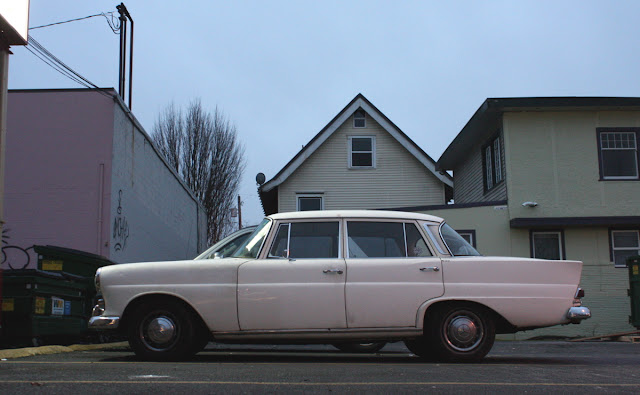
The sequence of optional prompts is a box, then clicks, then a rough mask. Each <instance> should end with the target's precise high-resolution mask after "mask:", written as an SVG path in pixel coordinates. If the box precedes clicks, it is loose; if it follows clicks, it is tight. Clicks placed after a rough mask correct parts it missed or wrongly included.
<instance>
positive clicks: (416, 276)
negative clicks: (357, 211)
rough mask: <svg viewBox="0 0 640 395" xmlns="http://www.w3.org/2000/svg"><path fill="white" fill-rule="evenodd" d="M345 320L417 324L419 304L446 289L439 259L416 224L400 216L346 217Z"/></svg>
mask: <svg viewBox="0 0 640 395" xmlns="http://www.w3.org/2000/svg"><path fill="white" fill-rule="evenodd" d="M346 239H347V247H346V248H347V251H346V264H347V271H348V276H347V283H346V290H345V294H346V303H347V308H346V309H347V325H348V327H349V328H390V327H415V326H416V317H417V315H416V314H417V312H418V309H419V307H420V306H421V305H422V304H423V303H424V302H425V301H427V300H429V299H432V298H435V297H438V296H441V295H442V294H443V293H444V285H443V282H442V270H441V269H442V263H441V260H440V258H438V257H436V256H433V254H432V252H431V250H430V248H429V247H428V244H427V243H426V242H425V240H424V238H423V236H422V234H421V232H420V230H419V228H418V227H417V226H416V224H415V223H413V222H403V221H361V220H358V221H351V220H350V221H347V230H346Z"/></svg>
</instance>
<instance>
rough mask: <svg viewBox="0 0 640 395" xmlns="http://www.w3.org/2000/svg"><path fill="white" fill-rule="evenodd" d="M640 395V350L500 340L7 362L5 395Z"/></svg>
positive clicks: (123, 351)
mask: <svg viewBox="0 0 640 395" xmlns="http://www.w3.org/2000/svg"><path fill="white" fill-rule="evenodd" d="M29 391H38V392H43V391H45V392H46V393H69V392H70V391H74V392H81V393H83V392H105V393H117V392H126V393H132V392H135V393H147V392H160V393H166V392H180V393H184V392H191V393H218V392H225V393H274V392H287V393H327V392H340V393H342V392H354V391H359V392H364V391H366V392H367V393H390V392H405V393H407V392H408V393H411V392H424V391H429V392H436V393H438V392H440V393H477V392H485V393H514V392H519V393H520V392H525V391H526V392H528V393H549V392H552V391H553V392H554V393H576V392H581V393H605V392H606V393H635V394H637V393H638V392H640V344H631V343H569V342H536V341H528V342H497V343H496V345H495V346H494V349H493V350H492V352H491V353H490V354H489V355H488V356H487V358H486V359H485V360H484V361H482V362H481V363H475V364H439V363H427V362H423V361H421V360H420V359H419V358H417V357H415V356H413V355H412V354H410V353H409V352H408V351H407V350H406V348H404V346H403V345H402V344H401V343H394V344H388V345H387V346H386V347H385V348H384V349H383V350H382V351H381V352H380V353H377V354H345V353H341V352H338V351H337V350H335V349H333V348H332V347H331V346H323V345H321V346H271V345H266V346H258V345H244V346H233V345H224V344H213V343H212V344H210V345H209V346H208V347H207V349H206V350H205V351H203V352H202V353H200V354H198V355H196V356H195V357H193V358H192V359H191V360H189V361H186V362H180V363H175V362H173V363H151V362H140V361H138V360H136V358H135V356H134V355H133V353H132V352H131V351H130V350H129V349H128V347H126V346H124V345H121V346H119V347H117V348H115V349H111V350H84V351H76V352H67V353H62V354H54V355H36V356H31V357H25V358H17V359H8V360H6V361H1V362H0V393H2V394H18V393H24V392H29Z"/></svg>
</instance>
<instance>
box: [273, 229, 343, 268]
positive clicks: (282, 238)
mask: <svg viewBox="0 0 640 395" xmlns="http://www.w3.org/2000/svg"><path fill="white" fill-rule="evenodd" d="M339 234H340V224H339V223H338V222H337V221H336V222H292V223H287V224H280V227H279V228H278V233H277V234H276V236H275V238H274V241H273V244H272V245H271V250H270V251H269V257H270V258H291V259H295V258H337V257H338V253H339V240H340V239H339Z"/></svg>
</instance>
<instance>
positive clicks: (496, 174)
mask: <svg viewBox="0 0 640 395" xmlns="http://www.w3.org/2000/svg"><path fill="white" fill-rule="evenodd" d="M500 144H501V143H500V135H497V136H496V137H494V138H493V139H491V141H489V142H488V143H487V144H486V145H485V146H483V147H482V166H483V168H484V177H483V178H484V189H485V191H490V190H492V189H493V188H494V187H495V186H496V185H498V184H500V183H501V182H502V181H504V174H503V172H502V149H501V147H500Z"/></svg>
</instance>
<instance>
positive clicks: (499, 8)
mask: <svg viewBox="0 0 640 395" xmlns="http://www.w3.org/2000/svg"><path fill="white" fill-rule="evenodd" d="M2 1H7V0H2ZM117 4H119V1H87V0H77V1H71V0H57V1H51V0H31V13H30V21H29V26H31V27H35V26H40V25H44V24H49V23H54V22H60V21H65V20H69V19H74V18H80V17H84V16H88V15H93V14H98V13H100V12H115V11H116V9H115V7H116V5H117ZM125 5H126V6H127V8H128V9H129V12H130V13H131V16H132V18H133V20H134V22H135V36H134V40H135V42H134V77H133V105H132V109H133V113H134V114H135V116H136V118H138V120H139V121H140V123H141V124H142V125H143V127H144V128H145V129H146V131H147V132H148V133H149V134H151V133H152V131H153V124H154V121H155V119H156V116H157V114H158V113H159V112H160V111H161V110H163V109H164V108H165V107H166V106H167V105H168V104H169V103H170V102H172V101H173V102H174V103H175V104H176V105H179V106H185V105H186V104H188V102H189V101H190V100H192V99H194V98H200V99H201V100H202V103H203V105H204V106H205V107H207V108H209V109H211V110H213V109H214V108H215V106H218V107H219V108H220V109H221V110H222V111H223V112H224V113H225V114H226V115H227V116H228V118H229V119H230V120H231V121H232V122H233V123H234V124H235V125H236V127H237V129H238V137H239V138H240V140H241V141H242V142H243V143H244V146H245V148H246V159H247V167H246V171H245V173H244V177H243V181H242V186H241V190H240V194H241V196H242V200H243V201H244V205H243V220H244V221H243V222H245V224H246V223H250V224H251V223H257V222H259V220H260V219H261V218H262V215H263V214H262V209H261V206H260V202H259V199H258V196H257V192H256V183H255V175H256V173H258V172H263V173H265V175H266V176H267V180H268V179H271V178H272V177H273V176H274V175H275V174H276V173H277V172H278V171H279V170H280V169H281V168H282V167H283V166H284V165H285V164H286V163H287V162H288V161H289V160H290V159H291V158H292V157H293V156H294V155H295V154H296V153H297V152H298V151H299V150H300V148H301V147H302V145H304V144H306V143H307V142H308V141H309V140H310V139H311V138H312V137H313V136H314V135H315V134H316V133H318V132H319V131H320V130H321V129H322V128H323V127H324V126H325V125H326V124H327V123H328V122H329V121H330V120H331V119H332V118H333V117H334V116H335V115H336V114H337V113H338V112H339V111H340V110H341V109H342V108H343V107H344V106H345V105H346V104H347V103H348V102H349V101H351V99H353V98H354V96H355V95H357V94H358V93H362V94H364V95H365V96H366V97H367V99H369V100H370V101H371V102H372V103H373V104H374V105H375V106H376V107H378V109H379V110H380V111H382V112H383V113H384V114H385V115H386V116H387V117H388V118H389V119H391V121H393V122H394V123H395V124H396V125H397V126H398V127H399V128H400V129H402V131H403V132H405V133H406V134H407V135H408V136H409V137H410V138H411V139H413V140H414V141H415V142H416V143H417V144H418V145H419V146H421V147H422V148H423V149H424V151H425V152H427V153H428V154H429V155H430V156H431V157H432V158H433V159H434V160H437V159H438V158H439V157H440V155H441V154H442V152H443V151H444V150H445V149H446V147H447V146H448V144H449V143H450V142H451V141H452V140H453V138H454V137H455V136H456V134H457V133H458V132H459V131H460V130H461V128H462V127H463V126H464V125H465V123H466V122H467V121H468V120H469V118H470V117H471V115H472V114H473V113H474V112H475V111H476V109H477V108H478V107H479V106H480V105H481V104H482V102H483V101H484V100H485V99H486V98H487V97H521V96H640V91H639V82H640V67H639V66H640V52H639V50H638V49H639V48H640V46H639V45H638V44H639V37H640V23H638V18H639V17H640V2H637V1H614V2H612V1H585V0H581V1H558V0H555V1H544V0H536V1H523V0H517V1H516V0H513V1H371V0H370V1H346V0H342V1H332V0H323V1H301V0H296V1H293V0H291V1H287V2H282V1H276V0H270V1H217V0H216V1H214V0H202V1H196V0H189V1H175V0H173V1H164V0H154V1H149V0H146V1H142V0H129V1H125ZM116 15H117V14H116ZM30 34H31V35H32V36H33V37H34V38H35V39H36V40H38V41H39V42H40V43H41V44H42V45H43V46H44V47H46V48H47V49H48V50H49V51H50V52H52V53H53V54H54V55H55V56H57V57H58V58H60V59H61V60H62V61H63V62H65V63H66V64H67V65H69V66H71V67H72V68H73V69H75V70H76V71H77V72H78V73H80V74H81V75H83V76H84V77H86V78H87V79H89V80H90V81H92V82H93V83H94V84H96V85H98V86H100V87H116V88H117V86H118V51H119V47H118V45H119V38H118V36H117V35H115V34H114V33H113V32H112V31H111V29H110V28H109V26H108V24H107V22H106V20H105V18H103V17H99V18H98V17H96V18H91V19H86V20H82V21H77V22H73V23H67V24H63V25H57V26H53V27H48V28H42V29H34V30H31V31H30ZM12 51H13V53H14V54H13V55H12V56H11V57H10V69H9V88H10V89H30V88H37V89H44V88H79V87H80V86H79V85H77V84H76V83H74V82H73V81H71V80H69V79H67V78H66V77H63V76H62V75H60V74H59V73H57V72H56V71H54V70H53V69H51V68H50V67H49V66H47V65H46V64H45V63H43V62H42V61H41V60H39V59H38V58H36V57H35V56H34V55H32V54H31V53H29V52H28V51H27V50H26V49H24V48H22V47H18V46H14V47H12Z"/></svg>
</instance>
